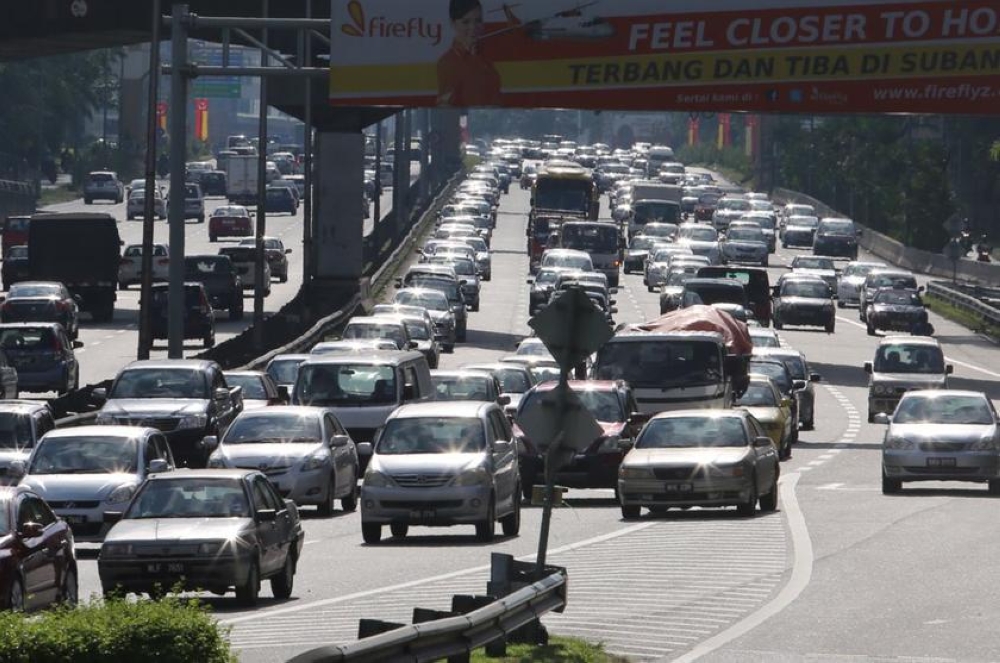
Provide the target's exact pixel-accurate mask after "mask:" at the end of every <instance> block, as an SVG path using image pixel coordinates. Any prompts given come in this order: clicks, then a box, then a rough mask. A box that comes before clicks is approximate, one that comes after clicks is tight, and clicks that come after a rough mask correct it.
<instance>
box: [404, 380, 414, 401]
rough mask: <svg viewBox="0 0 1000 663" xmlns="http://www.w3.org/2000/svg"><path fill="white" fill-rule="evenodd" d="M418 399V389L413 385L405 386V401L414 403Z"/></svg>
mask: <svg viewBox="0 0 1000 663" xmlns="http://www.w3.org/2000/svg"><path fill="white" fill-rule="evenodd" d="M416 398H417V388H416V387H415V386H413V385H412V384H406V385H403V401H404V402H405V401H412V400H415V399H416Z"/></svg>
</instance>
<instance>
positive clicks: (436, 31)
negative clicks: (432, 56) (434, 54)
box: [340, 0, 441, 46]
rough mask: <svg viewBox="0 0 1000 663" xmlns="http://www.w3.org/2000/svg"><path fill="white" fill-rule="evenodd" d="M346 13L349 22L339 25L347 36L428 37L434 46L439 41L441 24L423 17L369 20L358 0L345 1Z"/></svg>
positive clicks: (380, 17) (381, 17)
mask: <svg viewBox="0 0 1000 663" xmlns="http://www.w3.org/2000/svg"><path fill="white" fill-rule="evenodd" d="M347 13H348V14H349V15H350V17H351V22H350V23H344V24H343V25H341V26H340V31H341V32H343V33H344V34H345V35H347V36H349V37H378V38H380V39H413V38H415V37H419V38H421V39H428V40H430V41H431V43H432V44H433V45H434V46H437V45H438V44H440V43H441V24H440V23H429V22H427V21H425V20H424V19H423V18H419V17H414V18H411V19H409V20H408V21H406V22H405V23H401V22H398V21H391V20H389V19H387V18H386V17H385V16H373V17H371V19H370V20H369V19H368V18H367V17H366V16H365V8H364V7H363V6H362V5H361V3H360V2H359V1H358V0H351V1H350V2H348V3H347Z"/></svg>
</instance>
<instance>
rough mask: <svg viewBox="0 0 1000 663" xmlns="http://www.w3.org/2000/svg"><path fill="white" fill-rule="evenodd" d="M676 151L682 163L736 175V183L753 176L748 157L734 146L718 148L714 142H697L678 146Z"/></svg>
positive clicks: (751, 164)
mask: <svg viewBox="0 0 1000 663" xmlns="http://www.w3.org/2000/svg"><path fill="white" fill-rule="evenodd" d="M676 153H677V158H678V160H679V161H681V162H682V163H685V164H689V165H692V166H704V167H706V168H714V169H717V170H722V171H725V172H726V174H728V175H732V176H734V177H736V178H737V180H738V183H746V182H749V181H750V179H751V178H752V177H753V163H752V162H751V161H750V157H748V156H747V155H746V154H744V152H743V150H742V149H739V148H736V147H724V148H722V149H721V150H720V149H719V148H718V147H716V145H715V144H714V143H699V144H697V145H685V146H683V147H680V148H678V149H677V150H676Z"/></svg>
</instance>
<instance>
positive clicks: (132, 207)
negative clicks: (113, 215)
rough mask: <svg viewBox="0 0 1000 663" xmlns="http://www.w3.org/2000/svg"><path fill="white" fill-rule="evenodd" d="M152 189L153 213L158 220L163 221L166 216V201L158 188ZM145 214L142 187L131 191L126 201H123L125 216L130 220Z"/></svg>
mask: <svg viewBox="0 0 1000 663" xmlns="http://www.w3.org/2000/svg"><path fill="white" fill-rule="evenodd" d="M153 191H154V194H153V215H154V216H156V218H158V219H159V220H160V221H163V220H164V219H166V218H167V201H166V200H164V198H163V195H162V194H161V193H160V190H159V189H154V190H153ZM145 215H146V191H145V190H143V189H140V190H139V191H133V192H132V193H130V194H129V196H128V202H126V203H125V218H127V219H128V220H129V221H131V220H132V219H136V218H141V217H144V216H145Z"/></svg>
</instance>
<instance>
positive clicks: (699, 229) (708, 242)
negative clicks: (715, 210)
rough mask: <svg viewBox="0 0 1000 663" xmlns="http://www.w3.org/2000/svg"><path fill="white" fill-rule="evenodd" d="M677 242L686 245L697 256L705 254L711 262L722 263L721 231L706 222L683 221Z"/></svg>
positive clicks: (714, 263)
mask: <svg viewBox="0 0 1000 663" xmlns="http://www.w3.org/2000/svg"><path fill="white" fill-rule="evenodd" d="M677 244H678V245H679V246H686V247H688V248H689V249H691V252H692V253H694V254H695V255H696V256H705V257H706V258H708V259H709V261H710V262H711V264H713V265H719V264H721V263H722V249H721V248H719V232H718V231H717V230H716V229H715V228H714V227H712V226H711V225H708V224H705V223H682V224H681V226H680V230H679V231H678V232H677Z"/></svg>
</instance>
